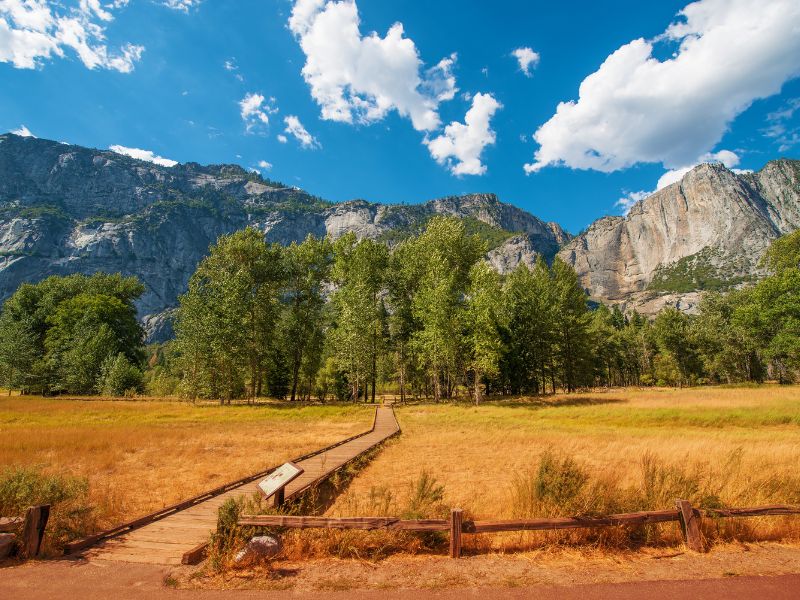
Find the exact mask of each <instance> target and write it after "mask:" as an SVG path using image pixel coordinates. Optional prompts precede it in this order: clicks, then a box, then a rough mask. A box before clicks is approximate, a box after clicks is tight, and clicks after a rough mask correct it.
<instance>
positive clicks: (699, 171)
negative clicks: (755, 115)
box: [559, 159, 800, 314]
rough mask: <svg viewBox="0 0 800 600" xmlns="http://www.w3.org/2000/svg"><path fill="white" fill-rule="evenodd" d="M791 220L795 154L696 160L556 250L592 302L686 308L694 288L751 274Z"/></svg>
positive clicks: (798, 204)
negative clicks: (753, 160)
mask: <svg viewBox="0 0 800 600" xmlns="http://www.w3.org/2000/svg"><path fill="white" fill-rule="evenodd" d="M799 227H800V161H796V160H786V159H784V160H776V161H772V162H769V163H767V165H766V166H765V167H764V168H763V169H761V170H760V171H758V172H756V173H743V174H736V173H733V172H731V171H729V170H728V169H726V168H725V167H724V166H722V165H719V164H702V165H699V166H697V167H695V168H694V169H693V170H692V171H690V172H689V173H687V174H686V175H685V176H684V177H683V179H682V180H681V181H680V182H677V183H673V184H672V185H669V186H667V187H665V188H663V189H661V190H659V191H657V192H656V193H654V194H652V195H651V196H649V197H647V198H645V199H644V200H641V201H639V202H638V203H636V204H635V205H634V206H633V207H632V208H631V210H630V211H629V213H628V215H627V216H625V217H605V218H603V219H599V220H598V221H595V222H594V223H593V224H592V225H591V226H590V227H589V229H588V230H587V231H585V232H584V233H582V234H580V235H578V236H577V237H576V238H574V239H572V240H571V241H570V242H568V243H567V244H566V245H565V246H564V248H563V249H562V250H561V251H560V252H559V256H561V258H563V259H564V260H566V261H567V262H569V263H571V264H572V265H573V266H574V267H575V270H576V271H577V272H578V275H579V276H580V278H581V281H582V282H583V285H584V287H585V288H586V289H587V290H588V291H589V294H590V296H592V297H593V298H594V299H596V300H598V301H603V302H607V303H614V304H620V305H622V306H624V307H629V308H631V307H635V308H637V309H639V310H641V311H642V312H645V313H648V314H652V313H655V312H657V311H658V310H659V309H660V308H661V307H663V306H664V305H674V306H677V307H678V308H681V309H682V310H686V311H689V312H691V311H693V310H694V309H695V307H696V304H697V302H698V301H699V298H700V291H701V290H713V289H726V288H730V287H734V286H737V285H741V284H744V283H746V282H748V281H752V280H754V279H756V278H758V277H759V276H761V275H762V274H763V270H762V268H761V267H760V265H759V261H760V259H761V257H762V256H763V254H764V251H765V250H766V248H767V247H768V246H769V244H770V242H771V241H772V240H774V239H775V238H777V237H779V236H781V235H783V234H786V233H789V232H791V231H794V230H795V229H797V228H799Z"/></svg>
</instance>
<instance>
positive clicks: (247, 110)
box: [239, 93, 278, 131]
mask: <svg viewBox="0 0 800 600" xmlns="http://www.w3.org/2000/svg"><path fill="white" fill-rule="evenodd" d="M274 104H275V98H270V99H269V100H267V99H266V98H264V96H263V95H261V94H255V93H248V94H245V96H244V98H242V99H241V100H240V101H239V111H240V114H241V115H242V120H243V121H244V123H245V127H246V129H247V131H252V130H253V129H254V128H257V127H259V126H264V125H269V115H271V114H274V113H276V112H278V109H277V108H276V107H275V106H274Z"/></svg>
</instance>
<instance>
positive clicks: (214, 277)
mask: <svg viewBox="0 0 800 600" xmlns="http://www.w3.org/2000/svg"><path fill="white" fill-rule="evenodd" d="M282 258H283V257H282V248H281V247H280V246H279V245H277V244H270V245H268V244H266V243H265V241H264V238H263V235H262V234H261V233H260V232H259V231H258V230H256V229H253V228H248V229H245V230H242V231H238V232H236V233H233V234H231V235H226V236H221V237H220V238H219V239H218V240H217V244H216V245H215V246H212V248H211V252H210V254H209V256H207V257H206V258H205V259H203V261H202V262H201V263H200V265H199V266H198V268H197V271H196V272H195V273H194V275H193V276H192V278H191V280H190V281H189V291H188V292H187V293H186V294H184V295H183V296H181V298H180V308H179V309H178V315H177V320H176V334H177V345H178V348H179V350H180V354H181V356H182V357H183V361H182V365H183V371H184V379H188V382H187V386H186V387H187V389H189V390H191V391H192V392H193V393H195V394H210V395H214V396H219V398H220V400H221V401H222V400H223V399H227V400H228V401H230V399H231V398H232V397H235V396H237V395H239V394H240V393H241V392H240V390H241V387H242V385H243V384H244V381H243V379H244V374H245V373H246V374H247V379H248V381H249V384H250V386H249V387H250V389H249V392H250V394H249V395H250V397H251V398H255V397H256V396H257V395H258V394H259V393H260V391H261V387H262V385H263V382H264V379H265V377H266V369H267V366H268V363H269V359H270V358H271V355H272V346H273V341H274V334H275V330H276V326H277V321H278V314H279V300H280V298H279V294H280V290H281V287H282V285H283V281H284V279H283V278H284V272H283V260H282Z"/></svg>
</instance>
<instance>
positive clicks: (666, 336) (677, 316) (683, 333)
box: [653, 307, 699, 386]
mask: <svg viewBox="0 0 800 600" xmlns="http://www.w3.org/2000/svg"><path fill="white" fill-rule="evenodd" d="M653 333H654V335H655V339H656V343H657V344H658V349H659V352H660V353H661V355H662V356H660V358H659V361H660V363H659V364H660V365H661V367H662V370H666V371H665V372H667V371H669V370H670V369H672V365H671V364H670V362H671V363H672V364H674V367H675V368H676V369H677V383H678V385H679V386H684V385H688V384H689V383H691V379H692V376H693V375H696V374H697V373H698V371H699V368H698V367H699V364H698V360H697V353H696V348H695V344H694V340H693V338H692V335H691V329H690V322H689V317H688V316H687V315H685V314H684V313H682V312H681V311H679V310H678V309H677V308H674V307H667V308H664V309H662V310H661V312H659V313H658V315H657V316H656V318H655V321H654V322H653Z"/></svg>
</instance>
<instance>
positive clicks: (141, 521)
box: [64, 407, 400, 555]
mask: <svg viewBox="0 0 800 600" xmlns="http://www.w3.org/2000/svg"><path fill="white" fill-rule="evenodd" d="M377 409H378V407H376V408H375V415H374V416H373V417H372V427H370V428H369V429H368V430H367V431H364V432H362V433H357V434H356V435H352V436H350V437H348V438H345V439H343V440H339V441H338V442H336V443H334V444H331V445H329V446H325V447H324V448H320V449H319V450H314V451H313V452H309V453H307V454H303V455H302V456H298V457H296V458H292V459H291V461H292V462H300V461H302V460H307V459H309V458H312V457H314V456H317V455H318V454H322V453H323V452H328V451H329V450H332V449H333V448H337V447H339V446H341V445H343V444H346V443H348V442H352V441H353V440H356V439H358V438H361V437H364V436H366V435H369V434H370V433H372V432H373V431H375V423H376V422H377V418H378V410H377ZM392 415H394V408H392ZM395 422H397V418H396V417H395ZM397 429H398V431H397V432H395V433H394V434H392V435H396V434H397V433H399V431H400V425H399V423H398V426H397ZM389 437H392V436H389ZM387 439H388V438H387ZM382 441H384V440H382ZM374 445H375V444H373V446H370V447H369V448H368V449H367V450H370V449H372V448H373V447H374ZM281 464H283V463H281ZM280 466H281V465H276V466H273V467H270V468H268V469H266V470H264V471H260V472H258V473H254V474H252V475H248V476H246V477H242V478H241V479H237V480H236V481H230V482H228V483H225V484H223V485H221V486H219V487H216V488H214V489H211V490H208V491H206V492H203V493H201V494H198V495H197V496H193V497H191V498H188V499H186V500H183V501H181V502H178V503H177V504H172V505H171V506H165V507H164V508H162V509H160V510H157V511H154V512H151V513H149V514H146V515H143V516H141V517H139V518H137V519H134V520H132V521H128V522H126V523H121V524H120V525H117V526H116V527H112V528H111V529H106V530H105V531H100V532H98V533H95V534H92V535H90V536H87V537H85V538H82V539H80V540H76V541H74V542H70V543H68V544H66V545H65V546H64V554H65V555H70V554H75V553H76V552H80V551H82V550H86V549H87V548H90V547H92V546H94V545H96V544H99V543H100V542H104V541H106V540H109V539H111V538H114V537H117V536H120V535H122V534H125V533H128V532H130V531H133V530H134V529H138V528H140V527H144V526H145V525H148V524H150V523H152V522H154V521H158V520H160V519H163V518H164V517H168V516H169V515H171V514H174V513H176V512H179V511H181V510H185V509H187V508H191V507H192V506H195V505H196V504H199V503H201V502H205V501H206V500H209V499H211V498H214V497H216V496H219V495H220V494H224V493H225V492H229V491H231V490H232V489H235V488H237V487H240V486H242V485H245V484H246V483H251V482H253V481H255V480H256V479H262V478H264V477H266V476H267V475H269V474H270V473H272V472H273V471H275V470H276V469H278V468H279V467H280ZM306 489H308V486H307V487H306V488H304V489H303V490H302V491H305V490H306ZM296 495H297V494H293V496H296Z"/></svg>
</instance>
